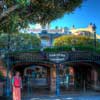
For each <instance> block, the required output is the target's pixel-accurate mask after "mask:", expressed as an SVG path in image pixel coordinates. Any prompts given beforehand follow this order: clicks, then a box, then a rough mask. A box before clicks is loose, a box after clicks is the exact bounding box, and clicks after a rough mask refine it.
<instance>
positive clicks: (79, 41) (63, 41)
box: [53, 35, 100, 47]
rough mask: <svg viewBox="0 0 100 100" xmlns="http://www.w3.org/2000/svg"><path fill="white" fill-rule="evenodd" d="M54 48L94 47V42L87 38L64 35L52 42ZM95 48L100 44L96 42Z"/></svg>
mask: <svg viewBox="0 0 100 100" xmlns="http://www.w3.org/2000/svg"><path fill="white" fill-rule="evenodd" d="M53 45H54V46H69V45H70V46H72V47H73V46H74V47H75V46H83V47H89V46H92V47H93V46H94V40H93V39H92V38H90V37H87V36H75V35H64V36H61V37H58V38H56V39H55V40H54V43H53ZM97 46H100V43H99V42H98V41H97Z"/></svg>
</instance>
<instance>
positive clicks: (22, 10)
mask: <svg viewBox="0 0 100 100" xmlns="http://www.w3.org/2000/svg"><path fill="white" fill-rule="evenodd" d="M82 2H83V0H5V5H6V6H7V8H10V7H13V6H14V5H18V7H17V9H15V10H14V11H13V12H11V13H8V14H7V16H6V17H4V18H3V19H0V23H1V25H0V31H4V32H6V33H11V32H13V33H14V31H17V30H18V29H19V27H18V26H20V27H26V26H27V25H28V23H31V22H34V23H41V24H42V25H45V24H46V23H50V22H51V21H53V20H55V19H57V18H60V17H62V16H63V15H64V14H65V13H71V12H73V11H74V10H75V9H76V8H77V7H80V5H81V4H82ZM12 9H13V8H12ZM0 10H1V8H0ZM23 24H24V25H23Z"/></svg>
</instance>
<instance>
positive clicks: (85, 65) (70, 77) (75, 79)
mask: <svg viewBox="0 0 100 100" xmlns="http://www.w3.org/2000/svg"><path fill="white" fill-rule="evenodd" d="M99 66H100V65H99V64H96V63H94V62H73V63H66V64H64V68H63V69H64V72H63V73H64V74H63V77H64V79H63V80H64V82H63V85H61V91H62V92H63V91H64V92H65V93H67V92H68V91H73V90H75V91H76V90H77V91H92V90H95V87H96V86H99V85H100V75H99V73H100V68H99Z"/></svg>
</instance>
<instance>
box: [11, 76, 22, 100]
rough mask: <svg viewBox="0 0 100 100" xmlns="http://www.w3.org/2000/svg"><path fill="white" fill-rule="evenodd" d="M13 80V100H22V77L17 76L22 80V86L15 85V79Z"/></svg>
mask: <svg viewBox="0 0 100 100" xmlns="http://www.w3.org/2000/svg"><path fill="white" fill-rule="evenodd" d="M15 77H16V76H15ZM15 77H14V78H13V80H12V86H13V100H21V86H22V84H21V78H20V77H16V78H17V79H19V80H20V87H15V86H14V79H15Z"/></svg>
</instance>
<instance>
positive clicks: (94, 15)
mask: <svg viewBox="0 0 100 100" xmlns="http://www.w3.org/2000/svg"><path fill="white" fill-rule="evenodd" d="M99 10H100V0H85V2H84V3H83V4H82V6H81V8H77V9H76V10H75V11H74V12H73V13H71V14H69V15H68V14H65V15H64V16H63V17H62V18H59V19H57V20H55V21H53V22H52V23H51V27H52V28H54V27H55V26H59V27H69V28H71V27H72V25H75V27H76V28H78V27H87V26H88V24H89V23H90V22H92V23H95V24H96V26H97V33H98V34H100V21H99V20H100V11H99Z"/></svg>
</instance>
